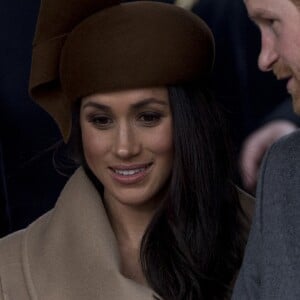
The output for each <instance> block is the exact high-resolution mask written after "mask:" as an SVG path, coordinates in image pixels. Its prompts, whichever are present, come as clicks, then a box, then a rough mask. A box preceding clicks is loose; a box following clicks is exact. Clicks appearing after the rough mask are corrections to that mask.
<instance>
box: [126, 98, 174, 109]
mask: <svg viewBox="0 0 300 300" xmlns="http://www.w3.org/2000/svg"><path fill="white" fill-rule="evenodd" d="M149 104H160V105H163V106H168V103H167V102H166V101H164V100H159V99H156V98H147V99H144V100H142V101H139V102H137V103H134V104H132V105H131V108H133V109H134V110H138V109H140V108H142V107H144V106H147V105H149Z"/></svg>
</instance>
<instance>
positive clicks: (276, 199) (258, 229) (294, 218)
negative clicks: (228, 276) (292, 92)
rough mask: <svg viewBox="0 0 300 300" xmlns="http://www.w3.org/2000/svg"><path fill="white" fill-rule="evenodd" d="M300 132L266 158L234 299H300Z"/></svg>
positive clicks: (277, 145) (286, 138)
mask: <svg viewBox="0 0 300 300" xmlns="http://www.w3.org/2000/svg"><path fill="white" fill-rule="evenodd" d="M299 180H300V131H297V132H295V133H293V134H291V135H289V136H287V137H284V138H282V139H281V140H280V141H279V142H277V143H275V144H274V145H273V146H272V147H271V149H270V150H269V152H268V153H267V155H266V156H265V159H264V162H263V165H262V169H261V174H260V179H259V185H258V190H257V204H256V211H255V216H254V219H253V225H252V228H251V232H250V236H249V240H248V244H247V248H246V254H245V258H244V262H243V265H242V268H241V271H240V274H239V277H238V280H237V283H236V286H235V290H234V295H233V298H232V299H233V300H258V299H263V300H283V299H284V300H299V299H300V201H299V200H300V198H299V197H300V184H299Z"/></svg>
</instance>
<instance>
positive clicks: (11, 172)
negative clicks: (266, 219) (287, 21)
mask: <svg viewBox="0 0 300 300" xmlns="http://www.w3.org/2000/svg"><path fill="white" fill-rule="evenodd" d="M39 2H40V1H39V0H31V1H26V2H24V1H2V2H1V3H0V25H1V27H0V28H1V34H0V41H1V45H4V46H3V47H1V48H0V57H1V68H0V126H1V134H2V136H1V142H2V152H3V155H2V156H3V161H2V162H1V166H2V167H1V173H0V175H1V186H0V188H1V195H0V216H1V222H2V223H1V224H0V227H1V229H0V234H1V235H4V234H7V233H9V232H11V231H15V230H17V229H20V228H23V227H25V226H26V225H28V224H29V223H31V222H32V221H33V220H34V219H36V218H37V217H38V216H39V215H41V214H43V213H44V212H45V211H47V210H49V209H50V208H52V207H53V205H54V201H55V199H56V198H57V195H58V194H59V192H60V190H61V188H62V186H63V185H64V184H65V182H66V180H67V179H68V176H63V175H61V174H59V173H58V172H56V171H55V168H54V166H53V157H54V159H55V160H56V161H61V160H64V154H63V151H61V150H60V151H57V150H56V147H55V145H58V143H59V141H60V138H61V137H60V134H59V132H58V129H57V128H56V125H55V124H54V123H53V121H52V119H50V117H49V116H48V115H47V114H46V113H45V112H44V111H43V110H41V109H40V108H39V107H38V106H37V105H36V104H35V103H34V102H33V101H32V100H31V99H30V98H29V96H28V81H29V70H30V61H31V49H32V48H31V44H32V40H33V35H34V28H35V23H36V18H37V14H38V8H39ZM162 2H168V3H174V1H167V0H165V1H162ZM175 4H178V5H181V6H184V7H185V8H187V9H192V10H193V11H194V12H195V13H197V14H198V15H200V16H201V17H202V18H203V19H204V20H205V21H206V22H207V23H208V25H209V26H210V27H211V29H212V31H213V33H214V36H215V40H216V61H215V69H214V73H213V86H212V88H213V90H214V94H215V96H216V98H217V100H218V101H219V102H220V103H221V104H222V106H223V109H224V110H225V113H226V114H227V117H228V119H229V121H230V127H231V132H232V135H233V138H234V143H235V149H236V154H237V155H239V153H241V156H240V157H241V166H242V176H241V178H242V180H243V182H244V186H245V187H246V188H247V189H248V191H251V192H254V190H255V183H256V174H257V171H258V168H259V165H260V161H261V158H262V156H263V154H264V152H265V150H266V149H267V148H268V147H269V145H270V144H272V143H273V142H274V141H275V140H277V139H278V138H279V137H281V136H282V135H283V134H286V133H289V132H291V131H293V130H294V129H295V128H296V126H298V124H299V122H300V121H299V118H298V117H296V116H295V115H294V114H293V112H292V105H291V103H290V100H287V94H286V91H285V88H284V87H283V86H284V84H282V83H278V82H276V80H275V78H273V76H272V75H271V74H268V73H261V72H259V70H258V68H257V55H258V53H259V49H260V35H259V32H258V30H257V29H256V27H255V26H254V25H253V24H252V23H251V22H250V20H248V17H247V13H246V10H245V7H244V5H243V1H242V0H235V1H232V0H222V1H219V0H201V1H196V0H177V1H175ZM283 121H284V122H283ZM36 124H40V125H39V126H37V125H36ZM53 145H54V147H53ZM58 147H59V145H58ZM59 148H61V147H59ZM241 149H242V150H241ZM66 173H67V174H68V175H71V174H72V168H70V169H69V170H67V171H66ZM50 190H51V193H49V191H50ZM3 195H4V196H3ZM2 216H3V217H2ZM9 220H10V222H9Z"/></svg>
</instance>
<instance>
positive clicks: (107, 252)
mask: <svg viewBox="0 0 300 300" xmlns="http://www.w3.org/2000/svg"><path fill="white" fill-rule="evenodd" d="M23 263H24V272H25V277H26V279H27V284H28V287H29V292H30V294H31V297H32V299H43V300H68V299H72V300H79V299H85V300H87V299H110V300H119V299H139V300H144V299H145V300H146V299H147V300H150V299H153V291H152V290H151V289H149V288H148V287H145V286H142V285H139V284H137V283H136V282H134V281H132V280H130V279H127V278H125V277H124V276H123V275H122V274H121V273H120V268H119V266H120V257H119V253H118V248H117V242H116V238H115V235H114V233H113V231H112V228H111V226H110V223H109V220H108V218H107V215H106V213H105V209H104V207H103V204H102V201H101V198H100V196H99V194H98V192H97V190H96V189H95V188H94V186H93V184H92V183H91V182H90V180H89V179H88V178H87V176H86V174H85V173H84V171H83V169H82V168H79V169H78V170H77V171H76V172H75V174H74V175H73V176H72V178H71V179H70V180H69V182H68V183H67V185H66V186H65V188H64V189H63V191H62V193H61V195H60V197H59V199H58V201H57V204H56V206H55V208H54V209H53V210H52V211H51V212H49V213H48V214H46V215H44V216H43V217H42V218H40V219H39V220H38V221H37V222H35V223H33V225H31V226H30V227H29V229H28V231H27V234H26V236H25V238H24V243H23Z"/></svg>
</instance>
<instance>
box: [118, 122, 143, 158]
mask: <svg viewBox="0 0 300 300" xmlns="http://www.w3.org/2000/svg"><path fill="white" fill-rule="evenodd" d="M140 151H141V143H140V141H139V139H138V136H137V134H136V132H135V130H134V128H132V126H130V125H128V124H123V125H121V126H119V128H118V130H117V134H116V137H115V141H114V152H115V155H116V156H118V157H119V158H121V159H128V158H131V157H134V156H136V155H138V154H139V153H140Z"/></svg>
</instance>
